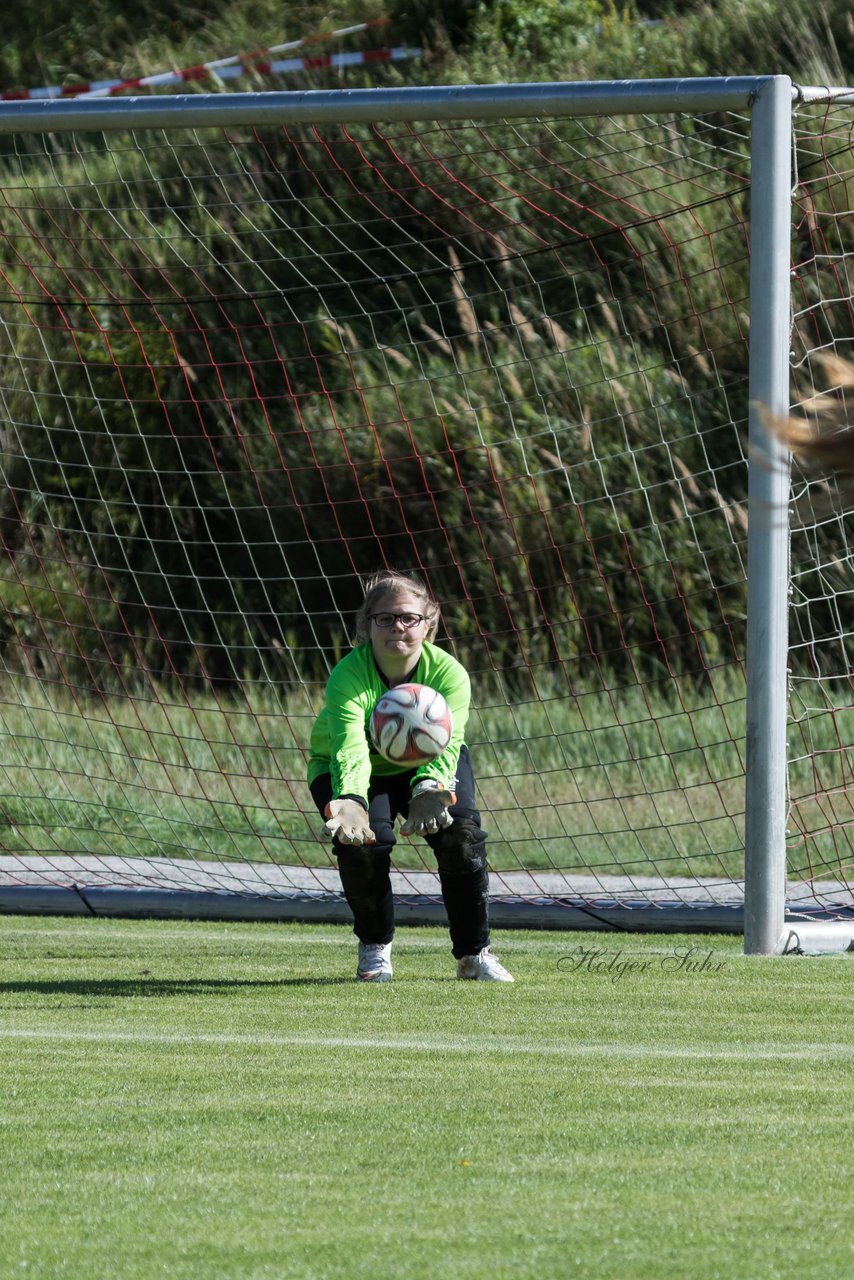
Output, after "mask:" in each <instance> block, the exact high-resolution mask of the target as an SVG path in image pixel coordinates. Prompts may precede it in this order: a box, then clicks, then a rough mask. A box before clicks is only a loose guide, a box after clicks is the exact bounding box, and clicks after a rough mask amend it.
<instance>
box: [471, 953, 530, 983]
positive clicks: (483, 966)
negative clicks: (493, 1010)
mask: <svg viewBox="0 0 854 1280" xmlns="http://www.w3.org/2000/svg"><path fill="white" fill-rule="evenodd" d="M457 977H458V978H473V979H475V980H476V981H479V982H515V981H516V979H515V978H514V977H513V974H512V973H508V972H507V970H506V969H505V968H504V965H503V964H499V962H498V959H497V957H496V956H494V955H493V954H492V952H491V951H490V949H489V947H484V948H483V950H482V951H478V953H477V955H476V956H463V957H462V959H461V960H458V961H457Z"/></svg>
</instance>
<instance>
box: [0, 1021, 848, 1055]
mask: <svg viewBox="0 0 854 1280" xmlns="http://www.w3.org/2000/svg"><path fill="white" fill-rule="evenodd" d="M2 1039H6V1040H48V1041H50V1040H58V1041H72V1042H74V1041H78V1042H80V1043H83V1044H162V1045H176V1046H181V1047H186V1048H192V1047H193V1046H194V1045H221V1046H223V1047H225V1048H228V1047H230V1046H243V1045H245V1046H247V1047H248V1048H256V1049H257V1048H258V1047H259V1046H269V1047H271V1048H297V1049H306V1048H315V1049H326V1048H329V1047H332V1048H336V1049H365V1050H368V1051H370V1052H371V1053H376V1052H377V1051H385V1052H388V1051H389V1050H394V1051H397V1052H401V1053H459V1054H468V1055H471V1054H478V1055H481V1054H484V1053H494V1054H519V1055H520V1056H522V1057H549V1058H554V1057H558V1058H591V1057H602V1058H609V1059H611V1060H613V1059H615V1058H627V1059H633V1058H651V1059H655V1058H661V1059H672V1060H679V1059H684V1060H686V1061H696V1060H698V1059H699V1060H701V1061H707V1062H766V1061H767V1062H780V1061H786V1062H789V1061H793V1062H801V1061H803V1062H814V1061H821V1060H827V1059H830V1058H839V1059H854V1044H806V1045H797V1046H791V1047H788V1048H779V1047H777V1046H774V1045H767V1044H764V1045H763V1044H753V1045H742V1046H739V1047H737V1048H732V1049H700V1048H696V1047H692V1048H682V1047H681V1046H676V1045H641V1044H619V1043H615V1042H613V1041H606V1042H599V1043H597V1042H588V1041H577V1040H575V1041H567V1042H566V1043H555V1042H550V1043H540V1044H538V1043H531V1042H529V1041H527V1040H523V1039H521V1038H509V1037H500V1036H460V1037H454V1038H453V1039H449V1038H447V1037H446V1038H441V1037H435V1038H431V1037H424V1036H418V1037H416V1036H412V1037H408V1036H330V1035H266V1034H263V1033H259V1034H237V1035H232V1034H228V1033H224V1032H217V1033H215V1034H214V1033H207V1032H203V1033H201V1034H192V1033H190V1034H184V1035H179V1034H172V1033H170V1034H164V1033H162V1032H147V1031H85V1030H76V1029H75V1030H67V1031H66V1030H59V1029H53V1028H45V1027H0V1040H2Z"/></svg>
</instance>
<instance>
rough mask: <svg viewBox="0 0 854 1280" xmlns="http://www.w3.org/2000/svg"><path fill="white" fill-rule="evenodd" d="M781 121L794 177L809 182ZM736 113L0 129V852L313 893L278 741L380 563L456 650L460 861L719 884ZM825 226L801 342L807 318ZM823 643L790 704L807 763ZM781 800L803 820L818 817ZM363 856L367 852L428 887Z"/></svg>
mask: <svg viewBox="0 0 854 1280" xmlns="http://www.w3.org/2000/svg"><path fill="white" fill-rule="evenodd" d="M815 119H816V117H815V114H812V115H810V117H809V121H807V120H806V119H804V121H803V122H802V124H803V132H804V137H803V140H802V143H803V146H806V147H812V148H813V149H814V152H815V176H814V179H812V178H810V179H808V178H807V177H806V176H805V174H804V173H803V164H802V184H803V189H806V186H807V184H808V183H810V182H813V181H814V183H815V184H818V183H819V182H820V181H825V182H828V178H827V172H826V170H827V162H826V161H824V160H823V159H822V157H825V156H826V155H827V154H828V152H827V147H826V145H824V146H823V144H822V142H820V140H819V138H820V135H822V136H823V135H824V134H826V135H827V137H828V138H829V137H830V136H831V129H830V127H829V125H828V124H827V123H826V122H825V123H824V124H822V125H820V126H817V125H815V124H814V121H815ZM828 119H829V117H828ZM834 119H835V117H834ZM839 119H840V120H841V119H842V117H841V114H840V117H839ZM839 127H841V125H840V126H839ZM748 129H749V122H748V120H747V119H746V118H741V117H738V116H735V115H730V114H725V113H716V114H715V115H714V116H709V117H697V116H693V117H689V116H678V115H674V116H671V117H668V118H666V119H653V118H644V117H640V116H638V117H635V118H632V119H630V120H628V121H626V120H615V119H598V120H597V119H592V120H586V121H583V122H581V121H566V120H530V121H515V122H492V123H486V122H476V123H473V124H443V125H439V124H429V123H419V124H409V125H407V124H394V125H388V126H380V125H374V126H367V125H359V126H350V127H345V126H333V125H324V126H323V127H307V126H300V127H299V128H294V127H291V128H278V129H274V128H269V129H265V130H253V129H247V128H243V127H239V128H230V129H227V130H205V131H200V130H186V129H184V130H182V129H174V130H173V129H170V130H166V131H163V130H138V131H137V132H136V133H134V134H68V133H57V134H52V135H46V136H45V137H43V138H41V137H37V136H33V135H30V136H27V137H23V136H21V137H9V138H7V140H6V146H5V154H4V156H3V159H2V199H3V201H4V206H5V212H4V220H3V243H4V253H3V290H2V298H0V320H2V329H0V344H2V346H0V389H2V397H3V400H2V403H3V409H4V416H5V419H6V423H7V425H6V428H5V432H4V438H3V467H4V485H5V489H4V494H3V496H2V498H0V529H2V539H3V541H2V561H0V566H1V567H0V610H2V612H0V646H2V655H3V661H4V665H5V676H4V678H3V683H2V724H3V735H2V741H0V750H1V751H2V757H0V782H2V791H3V795H2V800H1V801H0V804H2V810H1V812H2V816H3V827H2V849H3V855H4V856H3V860H2V874H3V877H4V878H5V880H6V882H7V883H12V884H22V883H34V882H41V883H51V884H68V883H71V882H76V883H79V884H84V885H89V886H92V885H99V884H100V885H105V884H112V885H120V886H121V885H125V886H127V885H154V886H161V887H176V888H184V887H193V886H195V887H205V888H211V889H214V890H217V891H219V890H222V889H224V888H229V889H236V890H237V891H239V892H244V893H246V894H250V895H251V894H256V893H258V892H268V891H272V892H279V891H282V890H286V889H309V890H310V889H316V890H323V891H324V892H325V891H327V890H330V889H336V888H337V877H336V874H335V871H334V868H333V867H332V865H331V861H330V855H329V852H328V850H327V849H326V847H325V846H324V844H323V843H322V842H321V841H320V840H319V838H318V835H317V829H318V825H319V824H318V820H317V817H316V815H315V814H314V812H313V810H312V808H311V803H310V800H309V797H308V793H307V791H306V788H305V785H304V781H303V777H304V757H305V747H306V744H307V740H308V732H309V728H310V724H311V721H312V717H313V715H314V712H315V710H316V709H317V707H318V706H319V705H320V700H321V697H322V690H323V685H324V682H325V676H326V673H327V671H328V669H329V667H330V665H331V664H332V663H333V662H334V661H335V660H336V659H337V657H339V656H340V655H341V654H342V653H343V652H344V651H346V648H347V646H348V643H349V639H348V637H349V635H350V632H351V623H352V615H353V612H354V610H355V607H356V605H357V603H358V599H359V575H360V574H364V573H367V572H369V571H370V570H371V569H373V568H375V567H377V566H379V565H381V564H383V563H389V564H394V565H396V566H398V567H404V568H411V569H414V570H418V571H420V572H421V573H422V574H423V575H424V576H425V577H426V578H427V579H428V580H429V582H430V585H431V586H432V588H433V590H434V591H435V592H436V594H437V595H438V597H439V598H440V599H441V600H442V601H443V604H444V619H445V628H446V634H445V638H444V642H445V643H447V645H448V646H449V647H450V648H451V649H452V650H453V651H454V652H455V653H456V654H457V655H458V656H459V657H460V658H461V659H462V660H464V661H465V662H466V664H467V665H468V667H469V669H470V671H471V673H472V677H473V681H474V686H475V691H476V709H475V713H474V715H473V717H472V723H471V731H470V733H469V741H470V743H471V747H472V752H473V757H474V761H475V768H476V772H477V775H478V779H479V784H480V794H481V800H482V807H483V809H484V812H485V825H486V826H487V828H488V830H489V831H490V835H491V838H490V846H489V847H490V858H491V863H492V866H493V869H494V871H495V873H496V874H495V875H494V876H493V891H494V892H497V893H502V892H505V893H506V892H514V893H517V892H519V893H523V894H526V895H528V896H539V895H544V894H550V895H555V894H557V895H559V896H563V897H567V898H571V899H573V900H574V901H577V902H580V903H582V904H585V903H586V904H592V903H602V902H620V903H632V904H641V905H642V904H650V903H653V904H654V903H657V902H659V901H661V900H662V899H665V900H668V901H674V900H675V901H678V902H686V903H700V904H706V903H709V902H715V901H716V902H724V903H726V902H731V901H732V902H735V901H737V900H738V899H739V897H740V892H741V889H740V882H741V877H742V867H743V770H744V759H743V755H744V753H743V736H744V675H743V667H742V658H743V653H744V640H745V637H744V610H745V597H746V590H745V562H746V557H745V552H746V533H747V519H746V502H745V499H746V471H747V459H746V446H745V436H746V415H747V399H748V396H747V329H748V319H747V308H748V298H747V275H748V270H747V264H748V245H747V223H746V217H747V203H748V189H749V157H748V151H749V143H748ZM811 154H812V152H811ZM822 163H824V164H825V169H824V170H821V172H822V174H823V175H824V176H823V178H821V179H820V178H819V170H820V169H821V164H822ZM811 189H812V188H811ZM816 189H817V186H816ZM828 189H829V188H828ZM834 198H836V197H834ZM820 204H821V201H820V200H817V201H816V207H818V206H819V205H820ZM811 216H814V217H817V216H818V215H811ZM838 235H839V236H840V237H841V236H843V235H844V233H842V232H838ZM831 256H833V258H834V261H833V264H831V265H828V264H827V263H825V262H822V263H821V264H819V263H818V258H817V257H816V262H815V264H814V266H813V275H811V276H810V278H809V279H810V283H809V285H806V284H805V285H804V288H805V289H807V290H808V292H809V297H808V299H807V301H806V302H805V305H804V308H803V315H804V316H807V315H812V314H813V313H814V312H816V311H818V312H819V313H820V319H819V320H816V321H815V322H814V323H813V329H815V328H816V327H819V328H821V327H822V326H823V329H822V336H820V339H819V340H818V341H816V340H815V339H814V337H813V336H812V332H813V331H812V330H811V329H810V326H809V325H807V324H805V323H802V322H800V321H799V325H798V329H797V332H798V334H799V335H801V338H800V340H801V342H802V343H803V344H804V353H803V359H804V363H808V361H809V358H810V353H811V352H812V351H814V350H815V349H817V348H818V347H819V346H821V345H826V344H827V343H829V342H831V341H833V342H843V341H844V340H845V339H844V336H843V335H842V333H841V332H839V323H838V318H839V315H840V314H842V313H841V312H839V313H838V312H837V311H836V310H834V307H835V306H836V303H835V302H832V301H831V300H830V297H829V295H826V294H823V293H822V292H821V291H822V290H825V289H826V287H827V281H828V280H836V281H840V280H842V278H843V271H844V262H845V258H844V250H843V247H842V244H841V240H840V239H837V241H835V242H834V244H833V247H832V250H829V251H828V252H827V257H828V259H829V258H830V257H831ZM805 262H806V259H805ZM802 278H803V279H804V280H806V269H804V275H803V276H802ZM813 281H814V282H815V289H814V288H813ZM816 290H817V292H816ZM841 292H842V291H840V293H841ZM844 302H845V305H846V306H847V305H848V304H849V302H850V292H849V293H847V294H845V296H844ZM845 314H846V315H847V314H848V313H847V312H846V313H845ZM849 323H850V322H849ZM834 519H835V522H831V521H830V520H829V519H827V520H826V519H825V518H824V517H822V518H821V520H819V519H818V518H816V520H814V521H811V522H808V527H806V528H805V529H804V536H803V537H802V538H801V540H800V542H796V546H798V547H799V548H800V549H799V550H798V551H797V555H800V556H804V557H813V560H811V561H810V562H809V564H810V566H811V567H809V568H806V567H805V568H804V569H803V571H801V570H800V569H799V568H798V562H797V559H796V569H795V589H796V599H795V604H796V615H798V616H801V614H802V616H803V618H807V617H809V619H810V620H809V621H808V622H807V621H799V622H798V627H799V630H798V633H797V634H798V637H801V638H799V639H797V640H796V644H795V650H794V655H795V661H796V663H797V664H798V667H799V670H800V669H801V668H802V666H803V663H802V659H803V658H804V657H805V656H806V657H807V660H808V661H812V658H811V657H809V656H808V655H804V654H802V653H800V649H801V648H807V649H808V648H809V647H810V646H812V648H813V649H816V648H819V647H821V648H822V649H826V650H827V656H826V658H823V659H822V662H826V663H831V662H833V661H835V659H833V658H832V657H831V656H830V654H831V651H835V652H836V654H837V658H838V657H839V656H840V655H841V654H842V653H843V652H844V647H845V644H846V642H847V641H846V637H847V635H848V630H847V628H846V626H845V624H844V616H845V603H844V597H845V593H846V592H847V590H848V587H847V586H846V585H845V573H844V569H843V570H842V571H838V570H837V569H835V568H832V566H833V565H834V564H836V562H837V561H839V562H840V563H841V562H842V561H843V560H844V557H845V555H847V553H848V546H849V545H850V544H849V543H848V541H847V540H846V539H845V538H844V534H843V533H842V530H843V527H844V526H843V523H842V522H841V517H835V518H834ZM831 524H832V527H831ZM830 548H833V550H831V549H830ZM816 556H818V557H819V564H818V565H816V564H814V563H813V561H814V559H815V557H816ZM834 557H835V559H834ZM803 563H804V564H805V565H806V563H807V562H806V560H804V561H803ZM822 566H823V567H822ZM801 573H802V576H800V577H799V576H798V575H799V574H801ZM801 583H803V584H808V585H804V586H801V585H799V584H801ZM801 591H803V592H804V593H806V594H807V595H808V596H809V599H810V600H819V596H820V607H819V606H818V605H816V607H815V608H812V609H811V610H810V611H801V613H800V614H799V609H798V606H799V599H798V595H797V593H798V592H801ZM833 672H835V675H834V674H833V673H832V672H831V669H830V668H829V667H822V669H821V670H820V671H818V672H815V673H813V672H811V671H810V672H808V674H807V675H806V676H805V679H804V684H803V686H801V685H800V684H799V685H796V687H795V690H794V693H795V699H796V701H795V707H796V711H797V723H798V724H799V725H800V726H803V731H804V734H805V735H809V734H812V735H817V736H815V737H814V740H813V739H810V741H809V753H810V759H811V760H812V761H818V760H820V759H821V758H822V753H824V752H825V751H826V752H827V753H828V755H829V756H830V755H833V758H834V761H835V763H834V765H833V766H832V768H833V769H835V770H836V772H835V773H834V775H833V776H834V778H836V777H837V774H838V775H839V777H840V778H841V777H842V774H843V772H844V770H845V768H846V767H848V768H850V764H849V765H847V766H846V765H845V764H844V760H843V757H844V750H843V749H842V739H843V737H844V733H843V731H842V730H841V729H840V724H841V723H842V722H841V720H840V716H841V714H842V713H841V712H840V711H839V709H838V704H837V703H836V702H834V701H833V699H835V698H836V697H837V693H836V682H837V680H838V676H839V675H840V673H841V669H840V668H839V666H838V665H837V666H836V667H834V668H833ZM842 674H845V675H847V671H846V672H844V673H842ZM831 686H832V687H833V692H832V693H830V692H828V690H829V689H830V688H831ZM804 689H809V690H810V691H811V692H810V693H809V695H808V696H807V695H806V694H805V693H804ZM815 690H820V691H821V702H820V706H818V705H817V704H815V696H816V695H815V692H814V691H815ZM828 698H829V699H830V702H827V701H826V699H828ZM805 699H806V701H805ZM809 699H812V700H813V701H812V702H810V701H809ZM798 700H800V701H798ZM802 706H803V708H804V710H803V713H802V711H801V708H802ZM805 741H807V738H806V737H805ZM849 741H850V739H849ZM825 743H829V744H830V745H829V746H827V745H822V744H825ZM837 748H838V749H837ZM834 753H835V754H834ZM829 763H830V762H829V760H828V764H829ZM816 767H818V766H816ZM799 768H801V765H800V763H799V762H798V761H795V769H796V773H797V770H798V769H799ZM797 776H800V774H798V775H797ZM815 792H817V788H815V787H814V788H813V792H812V793H810V795H809V796H807V795H805V796H804V797H803V803H800V804H799V808H798V812H799V814H800V815H801V818H802V820H807V821H809V822H812V823H813V827H811V828H810V832H811V834H810V835H809V837H808V840H807V843H808V845H809V848H810V850H813V849H817V848H818V847H819V845H821V847H822V848H823V849H825V850H827V849H830V848H837V847H839V842H840V840H841V839H842V835H841V832H840V831H839V830H837V828H836V826H833V830H832V832H831V833H830V834H829V835H828V834H827V833H822V832H821V831H820V829H819V827H820V826H821V825H822V824H824V825H830V824H828V823H827V822H826V816H827V815H826V812H824V810H823V809H822V806H823V805H825V804H826V803H829V802H825V801H824V800H823V799H822V798H820V797H818V795H817V794H814V793H815ZM820 810H821V812H819V811H820ZM813 812H815V813H816V814H817V815H818V817H817V818H816V819H815V821H814V820H813V818H812V817H810V816H809V815H810V814H812V813H813ZM816 822H817V823H818V825H816ZM813 828H814V834H813ZM398 854H399V856H398V860H397V868H398V871H399V873H400V878H399V880H398V881H397V885H398V887H399V888H401V889H406V888H410V889H411V888H414V889H417V890H423V891H425V892H428V893H431V892H434V891H435V882H434V881H433V878H432V873H431V865H432V864H431V863H430V862H429V861H428V860H425V859H424V857H422V853H421V850H420V849H419V847H418V846H417V845H415V844H412V845H410V844H408V843H407V842H405V841H404V842H401V844H400V845H399V846H398ZM809 856H810V859H812V860H810V861H808V865H806V864H804V862H803V860H802V859H801V858H800V857H796V859H795V864H794V865H795V872H796V879H798V880H799V881H801V882H802V884H805V883H806V880H807V879H808V877H809V875H810V874H811V873H812V872H813V871H814V870H816V867H817V863H816V861H815V855H814V854H813V853H811V854H810V855H809ZM805 872H806V874H805ZM825 876H826V877H827V878H828V879H830V880H831V881H832V882H833V883H832V885H831V891H832V892H834V893H835V892H836V890H837V886H841V887H842V888H843V889H844V887H845V880H844V876H845V860H844V859H843V858H841V857H840V858H834V857H832V856H831V857H828V856H823V857H822V861H821V865H820V874H819V875H818V877H817V878H818V879H820V880H821V879H824V878H825ZM814 888H815V886H814V885H812V884H810V885H808V886H807V889H806V890H803V889H799V892H800V894H801V899H802V901H806V896H807V895H811V894H812V893H813V890H814ZM819 892H820V893H823V892H824V890H823V889H820V891H819Z"/></svg>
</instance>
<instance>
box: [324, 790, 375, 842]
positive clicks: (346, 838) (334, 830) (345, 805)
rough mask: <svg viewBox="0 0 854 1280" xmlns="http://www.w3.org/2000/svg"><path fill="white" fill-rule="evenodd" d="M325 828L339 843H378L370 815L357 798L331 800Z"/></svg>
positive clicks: (327, 809)
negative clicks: (369, 819) (371, 826)
mask: <svg viewBox="0 0 854 1280" xmlns="http://www.w3.org/2000/svg"><path fill="white" fill-rule="evenodd" d="M326 817H327V818H328V819H329V821H328V822H325V823H324V826H323V829H324V831H326V832H327V833H328V834H329V835H330V836H332V839H333V840H337V841H338V843H339V844H376V839H377V838H376V836H375V835H374V833H373V831H372V830H371V828H370V826H369V824H368V815H367V813H366V812H365V810H364V809H363V808H362V806H361V805H360V804H359V803H358V801H356V800H330V801H329V804H328V805H327V806H326Z"/></svg>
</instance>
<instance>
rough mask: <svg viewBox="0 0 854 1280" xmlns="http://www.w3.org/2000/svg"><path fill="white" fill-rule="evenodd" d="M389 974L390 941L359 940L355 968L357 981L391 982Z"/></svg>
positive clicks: (390, 970)
mask: <svg viewBox="0 0 854 1280" xmlns="http://www.w3.org/2000/svg"><path fill="white" fill-rule="evenodd" d="M391 975H392V968H391V943H390V942H360V943H359V967H358V969H357V970H356V977H357V978H358V980H359V982H391Z"/></svg>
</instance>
